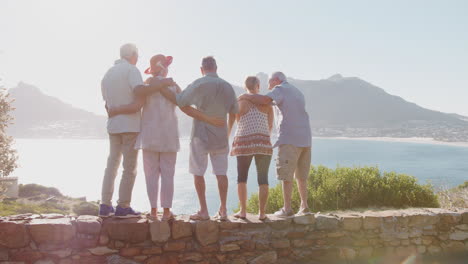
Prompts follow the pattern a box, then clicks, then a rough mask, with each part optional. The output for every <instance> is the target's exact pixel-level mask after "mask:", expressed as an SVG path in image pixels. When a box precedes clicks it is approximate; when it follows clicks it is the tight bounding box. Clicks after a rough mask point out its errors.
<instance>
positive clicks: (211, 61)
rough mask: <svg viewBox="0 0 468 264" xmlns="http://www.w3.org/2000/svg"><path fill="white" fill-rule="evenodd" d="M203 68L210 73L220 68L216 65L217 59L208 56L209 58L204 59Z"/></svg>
mask: <svg viewBox="0 0 468 264" xmlns="http://www.w3.org/2000/svg"><path fill="white" fill-rule="evenodd" d="M202 68H203V69H204V70H208V71H214V70H216V69H217V68H218V66H217V65H216V60H215V58H213V56H208V57H205V58H203V60H202Z"/></svg>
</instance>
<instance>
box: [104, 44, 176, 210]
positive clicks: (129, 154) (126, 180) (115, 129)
mask: <svg viewBox="0 0 468 264" xmlns="http://www.w3.org/2000/svg"><path fill="white" fill-rule="evenodd" d="M137 62H138V49H137V48H136V46H135V45H134V44H125V45H123V46H122V47H121V48H120V59H119V60H117V61H115V64H114V66H112V67H111V68H110V69H109V70H108V71H107V73H106V74H105V76H104V78H103V79H102V82H101V90H102V97H103V99H104V101H105V102H106V109H108V108H115V107H118V106H122V105H128V104H131V103H133V102H135V101H142V100H143V98H135V95H134V90H135V89H137V88H141V87H142V86H145V84H144V82H143V79H142V77H141V73H140V71H139V70H138V68H137V67H136V66H135V65H136V63H137ZM173 84H174V82H173V80H172V79H171V78H168V79H163V80H156V78H155V80H154V81H152V82H151V83H150V84H149V86H151V87H152V88H154V89H156V90H157V89H161V88H164V87H167V86H170V85H173ZM140 118H141V117H140V111H139V110H138V111H136V112H135V113H131V114H122V115H116V116H113V117H109V119H108V121H107V132H108V133H109V143H110V144H109V145H110V153H109V158H108V160H107V168H106V170H105V174H104V179H103V183H102V199H101V205H100V208H99V215H100V216H104V217H106V216H110V215H111V214H112V213H114V212H115V216H117V217H136V216H139V215H140V213H139V212H136V211H134V210H133V209H132V208H131V207H130V202H131V197H132V190H133V185H134V183H135V177H136V174H137V171H136V167H137V158H138V150H136V149H135V141H136V138H137V136H138V133H139V132H140ZM122 157H123V162H122V165H123V172H122V179H121V181H120V187H119V200H118V201H117V208H116V209H115V210H114V207H113V206H112V202H111V200H112V196H113V193H114V181H115V177H116V176H117V170H118V168H119V166H120V162H121V160H122Z"/></svg>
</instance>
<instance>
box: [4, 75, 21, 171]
mask: <svg viewBox="0 0 468 264" xmlns="http://www.w3.org/2000/svg"><path fill="white" fill-rule="evenodd" d="M0 81H1V80H0ZM11 102H12V100H11V99H10V97H9V94H8V93H7V92H6V90H5V89H3V87H2V86H1V84H0V177H6V176H8V175H10V173H12V172H13V170H14V169H16V167H17V165H16V160H17V156H16V151H15V150H14V149H13V148H12V144H13V138H12V137H9V136H8V135H7V134H6V129H7V127H8V125H10V124H11V122H12V121H13V118H12V116H11V115H10V112H11V111H12V110H13V108H12V106H11Z"/></svg>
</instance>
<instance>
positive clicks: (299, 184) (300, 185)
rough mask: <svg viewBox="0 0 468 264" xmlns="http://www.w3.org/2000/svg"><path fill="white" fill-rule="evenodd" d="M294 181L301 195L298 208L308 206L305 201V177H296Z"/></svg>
mask: <svg viewBox="0 0 468 264" xmlns="http://www.w3.org/2000/svg"><path fill="white" fill-rule="evenodd" d="M296 182H297V188H298V190H299V196H300V197H301V208H300V209H299V210H302V209H306V208H309V204H308V203H307V195H308V193H307V178H301V179H296Z"/></svg>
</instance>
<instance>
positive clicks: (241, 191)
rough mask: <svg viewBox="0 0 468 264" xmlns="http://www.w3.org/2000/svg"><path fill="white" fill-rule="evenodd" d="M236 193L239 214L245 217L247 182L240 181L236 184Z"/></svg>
mask: <svg viewBox="0 0 468 264" xmlns="http://www.w3.org/2000/svg"><path fill="white" fill-rule="evenodd" d="M237 195H238V196H239V202H240V211H239V213H238V214H239V216H240V217H245V216H246V214H247V184H246V183H245V182H241V183H238V184H237Z"/></svg>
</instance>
